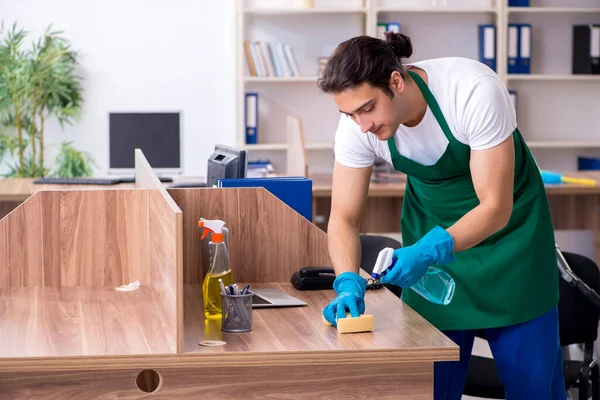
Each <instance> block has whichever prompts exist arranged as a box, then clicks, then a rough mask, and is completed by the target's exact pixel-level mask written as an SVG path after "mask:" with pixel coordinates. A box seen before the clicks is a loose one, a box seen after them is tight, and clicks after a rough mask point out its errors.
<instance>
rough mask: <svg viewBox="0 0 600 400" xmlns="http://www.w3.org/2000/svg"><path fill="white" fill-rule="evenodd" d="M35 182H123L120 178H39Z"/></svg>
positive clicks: (104, 183)
mask: <svg viewBox="0 0 600 400" xmlns="http://www.w3.org/2000/svg"><path fill="white" fill-rule="evenodd" d="M33 183H38V184H46V185H47V184H56V185H116V184H117V183H121V179H119V178H79V177H78V178H54V177H46V178H38V179H36V180H35V181H33Z"/></svg>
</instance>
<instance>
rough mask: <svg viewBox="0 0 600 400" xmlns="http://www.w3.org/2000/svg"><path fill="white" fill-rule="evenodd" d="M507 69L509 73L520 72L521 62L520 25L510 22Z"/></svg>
mask: <svg viewBox="0 0 600 400" xmlns="http://www.w3.org/2000/svg"><path fill="white" fill-rule="evenodd" d="M507 47H508V51H507V55H508V63H507V71H508V73H509V74H518V73H519V68H518V62H519V25H518V24H508V38H507Z"/></svg>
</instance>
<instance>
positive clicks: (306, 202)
mask: <svg viewBox="0 0 600 400" xmlns="http://www.w3.org/2000/svg"><path fill="white" fill-rule="evenodd" d="M217 187H221V188H233V187H264V188H265V189H267V190H268V191H269V192H271V193H272V194H273V195H275V196H276V197H278V198H279V199H280V200H281V201H283V202H284V203H285V204H287V205H288V206H290V207H291V208H293V209H294V210H295V211H296V212H297V213H298V214H300V215H302V216H303V217H304V218H306V219H307V220H309V221H311V222H312V180H310V179H308V178H305V177H303V176H299V177H296V176H282V177H273V178H221V179H217Z"/></svg>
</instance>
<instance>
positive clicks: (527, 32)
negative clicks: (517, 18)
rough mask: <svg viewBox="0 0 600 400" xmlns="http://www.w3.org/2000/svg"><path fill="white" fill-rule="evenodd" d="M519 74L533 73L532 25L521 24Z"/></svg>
mask: <svg viewBox="0 0 600 400" xmlns="http://www.w3.org/2000/svg"><path fill="white" fill-rule="evenodd" d="M519 25H520V26H519V62H518V63H517V65H518V67H517V72H518V73H519V74H530V73H531V24H519Z"/></svg>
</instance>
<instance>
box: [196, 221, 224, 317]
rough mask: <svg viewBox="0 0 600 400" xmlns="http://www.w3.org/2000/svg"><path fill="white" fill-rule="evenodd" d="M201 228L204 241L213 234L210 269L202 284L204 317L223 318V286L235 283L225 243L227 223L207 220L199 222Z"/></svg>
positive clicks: (210, 249) (210, 247)
mask: <svg viewBox="0 0 600 400" xmlns="http://www.w3.org/2000/svg"><path fill="white" fill-rule="evenodd" d="M198 226H199V227H200V228H204V232H203V233H202V239H204V238H205V237H206V235H207V234H208V232H209V231H210V232H211V240H210V242H209V243H208V248H209V253H210V267H209V270H208V273H207V274H206V275H205V276H204V283H203V284H202V295H203V298H204V315H205V317H206V318H221V286H220V284H219V279H220V280H222V281H223V285H225V286H229V285H231V284H232V283H233V276H232V273H231V268H230V267H229V252H228V251H227V246H226V245H225V242H224V241H223V227H224V226H225V222H223V221H221V220H205V219H202V220H201V221H199V222H198Z"/></svg>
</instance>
